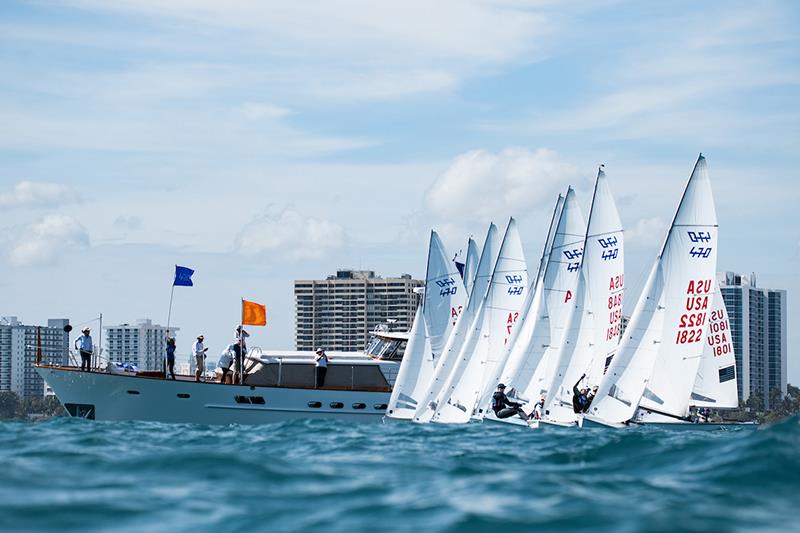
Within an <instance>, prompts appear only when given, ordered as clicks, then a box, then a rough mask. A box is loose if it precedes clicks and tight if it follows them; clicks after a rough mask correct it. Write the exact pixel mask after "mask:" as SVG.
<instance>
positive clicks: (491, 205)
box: [426, 148, 579, 222]
mask: <svg viewBox="0 0 800 533" xmlns="http://www.w3.org/2000/svg"><path fill="white" fill-rule="evenodd" d="M578 179H579V178H578V172H577V169H576V168H575V167H574V166H572V165H570V164H569V163H566V162H564V161H562V160H561V157H560V156H559V155H558V154H557V153H556V152H554V151H552V150H548V149H544V148H540V149H538V150H533V151H532V150H527V149H525V148H507V149H505V150H503V151H502V152H500V153H496V154H495V153H491V152H487V151H485V150H475V151H472V152H467V153H465V154H462V155H460V156H458V157H456V158H455V160H454V161H453V162H452V163H451V164H450V166H449V167H448V168H447V170H445V171H444V172H443V173H442V174H441V175H440V176H439V177H438V178H437V179H436V181H435V182H434V184H433V186H432V187H431V188H430V190H428V193H427V196H426V203H427V205H428V207H429V208H430V210H432V211H433V213H434V216H435V217H437V218H441V219H445V220H447V221H448V222H456V221H462V220H469V221H482V222H486V221H489V220H492V219H494V220H495V221H504V220H505V219H507V218H508V217H509V216H511V215H515V216H522V215H524V213H525V211H526V210H528V209H532V208H536V207H540V206H541V205H543V204H544V203H546V202H550V201H551V200H553V199H554V198H555V197H556V195H557V194H558V193H559V192H563V191H564V190H565V189H566V187H567V185H570V184H572V185H576V183H575V182H576V180H578Z"/></svg>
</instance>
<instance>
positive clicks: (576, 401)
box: [572, 374, 589, 414]
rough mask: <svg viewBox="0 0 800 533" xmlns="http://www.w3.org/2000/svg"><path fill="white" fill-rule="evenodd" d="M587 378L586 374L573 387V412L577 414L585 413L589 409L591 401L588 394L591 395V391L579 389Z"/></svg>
mask: <svg viewBox="0 0 800 533" xmlns="http://www.w3.org/2000/svg"><path fill="white" fill-rule="evenodd" d="M585 377H586V374H583V375H582V376H581V377H580V379H579V380H578V382H577V383H575V385H574V386H573V387H572V410H573V411H574V412H575V413H576V414H577V413H584V412H586V410H587V409H588V408H589V399H588V397H587V394H588V393H589V389H587V388H586V387H583V388H581V389H578V385H580V384H581V381H583V378H585Z"/></svg>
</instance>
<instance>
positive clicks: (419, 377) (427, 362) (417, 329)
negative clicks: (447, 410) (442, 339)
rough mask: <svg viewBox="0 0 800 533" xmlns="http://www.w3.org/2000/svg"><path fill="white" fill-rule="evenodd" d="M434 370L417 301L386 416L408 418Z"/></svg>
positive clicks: (423, 318) (410, 416)
mask: <svg viewBox="0 0 800 533" xmlns="http://www.w3.org/2000/svg"><path fill="white" fill-rule="evenodd" d="M433 372H434V368H433V353H432V352H431V343H430V342H429V341H428V338H427V337H426V336H425V315H423V314H422V305H420V306H419V307H417V314H416V316H415V317H414V325H413V326H412V327H411V334H410V335H409V339H408V344H407V345H406V350H405V353H404V354H403V360H402V362H401V363H400V371H399V372H398V374H397V379H396V380H395V382H394V386H393V387H392V396H391V398H390V399H389V407H388V409H387V410H386V416H388V417H389V418H398V419H406V420H410V419H411V418H412V417H413V416H414V412H415V411H416V410H417V406H418V405H419V402H418V400H417V398H420V397H421V396H422V395H423V394H425V391H426V390H427V388H428V385H429V384H430V382H431V378H432V376H433Z"/></svg>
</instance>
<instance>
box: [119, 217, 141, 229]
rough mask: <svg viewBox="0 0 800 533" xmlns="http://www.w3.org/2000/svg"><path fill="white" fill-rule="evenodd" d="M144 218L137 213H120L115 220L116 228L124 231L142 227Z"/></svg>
mask: <svg viewBox="0 0 800 533" xmlns="http://www.w3.org/2000/svg"><path fill="white" fill-rule="evenodd" d="M141 227H142V219H141V217H137V216H136V215H120V216H118V217H117V218H116V219H115V220H114V228H115V229H118V230H123V231H133V230H137V229H141Z"/></svg>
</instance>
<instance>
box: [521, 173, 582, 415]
mask: <svg viewBox="0 0 800 533" xmlns="http://www.w3.org/2000/svg"><path fill="white" fill-rule="evenodd" d="M585 237H586V223H585V222H584V219H583V214H581V209H580V206H578V202H577V200H576V199H575V191H573V190H572V188H571V187H570V188H569V189H568V190H567V195H566V197H565V199H564V208H563V209H562V211H561V217H560V220H559V222H558V226H557V229H556V234H555V238H554V239H553V246H552V248H551V250H550V258H549V260H548V264H547V268H546V269H545V273H544V281H543V284H542V289H543V290H542V303H541V305H540V308H539V313H538V315H537V316H536V324H535V326H534V331H533V335H532V337H531V342H530V343H529V345H528V347H527V350H526V351H525V353H524V354H523V357H522V358H521V360H520V364H519V367H518V368H517V369H508V372H509V376H510V377H509V378H506V379H507V381H508V382H510V383H512V384H513V387H514V388H515V389H518V391H519V396H520V397H521V398H523V399H526V400H529V401H530V400H535V399H538V398H539V396H540V395H541V394H543V393H545V392H547V390H548V389H549V388H550V387H551V386H552V385H553V381H554V380H555V375H556V366H555V363H556V361H555V355H556V354H557V352H558V350H559V348H560V346H561V342H562V341H563V339H564V334H565V332H566V329H565V328H566V325H567V324H566V322H567V318H568V314H569V313H570V309H571V308H572V306H573V305H574V296H575V290H576V288H577V285H578V272H579V270H580V261H581V257H582V256H583V241H584V238H585ZM507 386H508V385H507Z"/></svg>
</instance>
